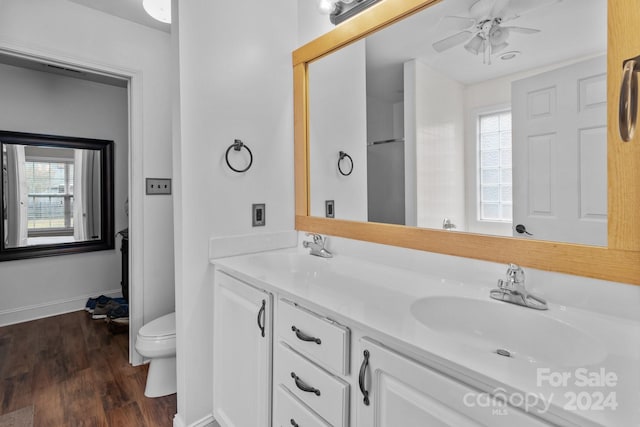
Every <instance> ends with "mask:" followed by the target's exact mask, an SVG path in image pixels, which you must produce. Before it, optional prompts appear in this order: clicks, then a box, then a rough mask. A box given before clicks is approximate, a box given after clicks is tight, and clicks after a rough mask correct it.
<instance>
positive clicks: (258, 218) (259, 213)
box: [251, 203, 267, 227]
mask: <svg viewBox="0 0 640 427" xmlns="http://www.w3.org/2000/svg"><path fill="white" fill-rule="evenodd" d="M265 216H266V208H265V204H264V203H254V204H253V205H251V225H252V226H254V227H262V226H264V225H265V224H266V223H267V222H266V218H265Z"/></svg>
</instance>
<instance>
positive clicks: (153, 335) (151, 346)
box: [136, 312, 176, 358]
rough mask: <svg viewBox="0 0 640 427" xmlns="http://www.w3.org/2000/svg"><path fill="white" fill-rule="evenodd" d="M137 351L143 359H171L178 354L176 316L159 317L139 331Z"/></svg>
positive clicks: (172, 314)
mask: <svg viewBox="0 0 640 427" xmlns="http://www.w3.org/2000/svg"><path fill="white" fill-rule="evenodd" d="M136 350H137V351H138V353H140V354H141V355H142V356H143V357H146V358H157V357H170V356H175V354H176V314H175V312H174V313H169V314H167V315H165V316H162V317H159V318H157V319H155V320H153V321H151V322H149V323H147V324H146V325H144V326H143V327H142V328H140V330H139V331H138V337H137V339H136Z"/></svg>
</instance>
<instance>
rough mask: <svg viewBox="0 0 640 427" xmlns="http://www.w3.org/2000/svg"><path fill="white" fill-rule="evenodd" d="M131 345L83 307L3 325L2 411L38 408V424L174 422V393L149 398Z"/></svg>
mask: <svg viewBox="0 0 640 427" xmlns="http://www.w3.org/2000/svg"><path fill="white" fill-rule="evenodd" d="M128 347H129V342H128V336H127V334H119V335H112V334H111V333H110V332H109V331H108V330H107V325H106V324H105V323H104V321H102V320H92V319H91V317H90V316H89V315H88V313H87V312H85V311H79V312H74V313H69V314H64V315H60V316H55V317H49V318H46V319H41V320H35V321H32V322H26V323H21V324H17V325H12V326H6V327H2V328H0V381H1V382H0V415H3V414H6V413H9V412H12V411H15V410H17V409H21V408H24V407H26V406H30V405H34V426H35V427H47V426H55V427H60V426H90V427H100V426H114V427H115V426H118V427H127V426H135V427H145V426H149V427H163V426H167V427H169V426H172V425H173V415H174V414H175V412H176V395H175V394H173V395H171V396H167V397H161V398H155V399H149V398H146V397H145V396H144V385H145V380H146V378H147V365H144V366H138V367H133V366H131V365H130V364H129V362H128V351H129V350H128Z"/></svg>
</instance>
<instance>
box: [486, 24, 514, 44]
mask: <svg viewBox="0 0 640 427" xmlns="http://www.w3.org/2000/svg"><path fill="white" fill-rule="evenodd" d="M508 37H509V29H508V28H503V27H500V26H498V25H494V26H493V28H491V31H490V32H489V40H491V44H492V45H493V46H497V45H499V44H502V43H504V42H506V41H507V38H508Z"/></svg>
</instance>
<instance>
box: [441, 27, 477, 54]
mask: <svg viewBox="0 0 640 427" xmlns="http://www.w3.org/2000/svg"><path fill="white" fill-rule="evenodd" d="M472 35H473V33H472V32H471V31H461V32H459V33H457V34H454V35H452V36H449V37H445V38H444V39H442V40H439V41H437V42H435V43H434V44H432V46H433V48H434V49H435V50H436V52H438V53H440V52H444V51H445V50H447V49H451V48H452V47H454V46H457V45H459V44H462V43H464V42H466V41H467V40H469V38H470V37H471V36H472Z"/></svg>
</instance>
